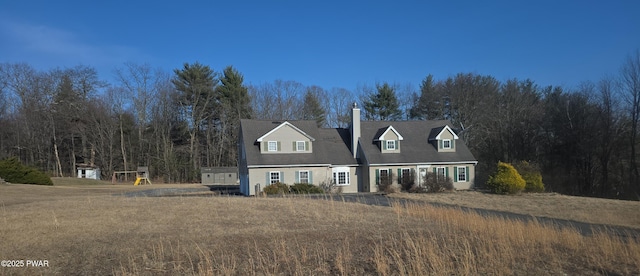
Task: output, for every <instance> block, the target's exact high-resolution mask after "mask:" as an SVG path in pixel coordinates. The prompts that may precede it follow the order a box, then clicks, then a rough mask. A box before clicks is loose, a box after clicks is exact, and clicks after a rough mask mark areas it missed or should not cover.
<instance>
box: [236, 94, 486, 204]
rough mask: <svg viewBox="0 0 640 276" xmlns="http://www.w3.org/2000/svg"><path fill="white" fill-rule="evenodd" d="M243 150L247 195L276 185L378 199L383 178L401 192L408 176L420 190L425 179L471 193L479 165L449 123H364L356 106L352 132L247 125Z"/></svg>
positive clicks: (292, 124)
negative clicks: (326, 186)
mask: <svg viewBox="0 0 640 276" xmlns="http://www.w3.org/2000/svg"><path fill="white" fill-rule="evenodd" d="M238 147H239V151H238V154H239V156H238V157H239V160H238V161H239V162H238V166H239V168H238V172H239V178H240V191H241V192H242V193H243V194H245V195H256V194H257V193H259V192H260V191H262V189H263V188H264V187H265V186H267V185H270V184H272V183H276V182H282V183H287V184H293V183H310V184H314V185H320V184H321V183H333V184H335V185H336V186H337V187H341V190H342V192H343V193H357V192H377V191H378V184H379V183H380V181H381V179H385V177H388V176H393V178H391V179H392V181H393V183H394V185H397V184H398V182H399V181H402V179H403V177H402V176H403V175H408V174H409V173H410V175H411V176H412V177H413V178H414V181H416V183H422V178H423V177H424V176H425V175H426V173H427V172H434V173H437V174H440V175H445V176H448V177H450V178H451V179H452V181H453V185H454V188H455V189H459V190H462V189H470V188H472V187H473V183H474V176H475V166H476V164H477V163H478V161H477V160H476V159H475V158H474V157H473V155H472V154H471V152H470V151H469V149H468V148H467V146H466V145H465V143H464V142H463V141H462V140H461V139H460V137H459V136H458V135H457V134H456V132H455V131H453V129H451V127H450V125H449V122H448V121H444V120H439V121H361V120H360V109H359V108H358V107H357V106H356V105H355V104H354V106H353V108H352V110H351V125H350V126H349V128H319V127H317V125H316V122H315V121H269V120H247V119H243V120H241V126H240V137H239V142H238ZM404 179H406V178H404Z"/></svg>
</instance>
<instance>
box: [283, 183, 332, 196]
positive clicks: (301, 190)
mask: <svg viewBox="0 0 640 276" xmlns="http://www.w3.org/2000/svg"><path fill="white" fill-rule="evenodd" d="M290 190H291V192H292V193H294V194H323V193H324V190H322V188H320V187H318V186H316V185H313V184H307V183H296V184H293V186H291V187H290Z"/></svg>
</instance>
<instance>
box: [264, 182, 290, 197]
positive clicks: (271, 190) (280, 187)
mask: <svg viewBox="0 0 640 276" xmlns="http://www.w3.org/2000/svg"><path fill="white" fill-rule="evenodd" d="M262 191H263V192H264V193H265V194H268V195H281V194H288V193H289V186H288V185H287V184H284V183H280V182H276V183H273V184H271V185H267V187H264V189H262Z"/></svg>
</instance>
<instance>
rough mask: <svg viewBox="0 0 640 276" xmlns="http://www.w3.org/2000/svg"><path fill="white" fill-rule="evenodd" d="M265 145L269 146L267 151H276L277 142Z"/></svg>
mask: <svg viewBox="0 0 640 276" xmlns="http://www.w3.org/2000/svg"><path fill="white" fill-rule="evenodd" d="M267 143H268V144H269V147H268V148H267V150H268V151H278V142H276V141H269V142H267Z"/></svg>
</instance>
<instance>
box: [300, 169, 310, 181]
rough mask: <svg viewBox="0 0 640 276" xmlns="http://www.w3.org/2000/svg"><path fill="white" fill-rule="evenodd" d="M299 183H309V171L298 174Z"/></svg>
mask: <svg viewBox="0 0 640 276" xmlns="http://www.w3.org/2000/svg"><path fill="white" fill-rule="evenodd" d="M298 183H309V171H299V172H298Z"/></svg>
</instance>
